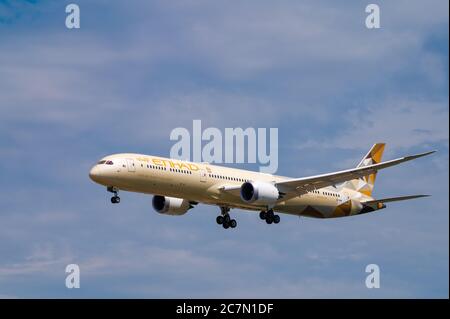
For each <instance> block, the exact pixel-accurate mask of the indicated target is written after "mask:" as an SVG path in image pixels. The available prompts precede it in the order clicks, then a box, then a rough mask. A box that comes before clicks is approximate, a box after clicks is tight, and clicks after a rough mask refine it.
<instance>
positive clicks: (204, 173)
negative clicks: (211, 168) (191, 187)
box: [200, 169, 206, 183]
mask: <svg viewBox="0 0 450 319" xmlns="http://www.w3.org/2000/svg"><path fill="white" fill-rule="evenodd" d="M200 182H202V183H205V182H206V171H205V170H204V169H202V170H201V171H200Z"/></svg>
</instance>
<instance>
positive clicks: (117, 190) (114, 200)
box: [106, 186, 120, 204]
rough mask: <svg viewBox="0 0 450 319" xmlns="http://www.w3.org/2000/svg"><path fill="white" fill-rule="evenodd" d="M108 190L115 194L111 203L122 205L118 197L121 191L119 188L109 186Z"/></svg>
mask: <svg viewBox="0 0 450 319" xmlns="http://www.w3.org/2000/svg"><path fill="white" fill-rule="evenodd" d="M106 189H107V190H108V192H110V193H113V194H114V196H113V197H111V203H113V204H119V203H120V197H119V196H118V195H117V194H118V193H119V189H118V188H117V187H114V186H108V187H107V188H106Z"/></svg>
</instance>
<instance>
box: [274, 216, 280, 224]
mask: <svg viewBox="0 0 450 319" xmlns="http://www.w3.org/2000/svg"><path fill="white" fill-rule="evenodd" d="M273 222H274V223H275V224H278V223H279V222H280V215H275V216H273Z"/></svg>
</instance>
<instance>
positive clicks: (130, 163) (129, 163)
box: [127, 158, 136, 172]
mask: <svg viewBox="0 0 450 319" xmlns="http://www.w3.org/2000/svg"><path fill="white" fill-rule="evenodd" d="M127 166H128V171H129V172H135V171H136V166H135V165H134V159H132V158H127Z"/></svg>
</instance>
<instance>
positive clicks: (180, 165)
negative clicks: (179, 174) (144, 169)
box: [152, 158, 200, 172]
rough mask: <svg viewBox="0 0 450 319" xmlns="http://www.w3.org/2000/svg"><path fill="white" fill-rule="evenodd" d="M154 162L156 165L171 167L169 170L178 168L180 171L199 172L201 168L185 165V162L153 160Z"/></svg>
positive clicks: (190, 164) (189, 164)
mask: <svg viewBox="0 0 450 319" xmlns="http://www.w3.org/2000/svg"><path fill="white" fill-rule="evenodd" d="M152 162H153V164H154V165H157V166H162V167H169V168H178V169H186V170H189V171H194V172H195V171H198V170H199V169H200V168H199V167H198V166H197V165H195V164H192V163H184V162H175V161H172V160H166V159H161V158H152Z"/></svg>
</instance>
